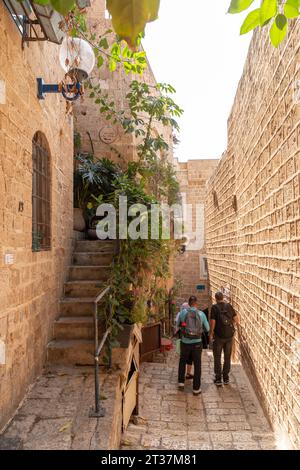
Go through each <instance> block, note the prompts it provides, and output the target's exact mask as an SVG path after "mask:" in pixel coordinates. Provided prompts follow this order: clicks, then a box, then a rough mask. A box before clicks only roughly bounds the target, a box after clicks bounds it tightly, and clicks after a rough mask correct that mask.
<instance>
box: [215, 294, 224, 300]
mask: <svg viewBox="0 0 300 470" xmlns="http://www.w3.org/2000/svg"><path fill="white" fill-rule="evenodd" d="M215 299H216V301H217V302H221V301H222V300H224V295H223V292H216V294H215Z"/></svg>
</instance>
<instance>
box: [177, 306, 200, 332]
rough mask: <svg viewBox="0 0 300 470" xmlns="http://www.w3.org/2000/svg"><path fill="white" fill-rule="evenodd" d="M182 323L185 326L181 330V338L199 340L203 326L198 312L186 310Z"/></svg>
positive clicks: (190, 309)
mask: <svg viewBox="0 0 300 470" xmlns="http://www.w3.org/2000/svg"><path fill="white" fill-rule="evenodd" d="M182 323H184V324H185V325H184V326H182V328H181V331H182V336H183V337H184V338H187V339H201V337H202V333H203V326H202V320H201V318H200V315H199V313H198V310H196V309H193V308H189V309H187V314H186V315H185V318H184V321H183V322H182Z"/></svg>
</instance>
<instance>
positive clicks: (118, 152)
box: [74, 0, 173, 166]
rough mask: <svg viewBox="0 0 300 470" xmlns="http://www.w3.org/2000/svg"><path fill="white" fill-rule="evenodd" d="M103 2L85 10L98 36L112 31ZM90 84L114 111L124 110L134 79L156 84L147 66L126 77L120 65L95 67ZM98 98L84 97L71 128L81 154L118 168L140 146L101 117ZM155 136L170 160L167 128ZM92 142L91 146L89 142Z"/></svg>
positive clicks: (111, 38) (112, 36) (170, 138)
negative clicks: (140, 72)
mask: <svg viewBox="0 0 300 470" xmlns="http://www.w3.org/2000/svg"><path fill="white" fill-rule="evenodd" d="M105 12H106V0H91V7H90V8H88V10H87V23H88V25H89V30H90V31H91V32H92V33H93V34H95V35H96V36H98V35H99V34H101V32H102V33H103V31H108V30H111V27H112V26H111V20H110V19H109V18H108V17H107V15H106V13H105ZM108 40H109V43H110V44H112V43H113V42H114V41H115V33H114V32H112V33H111V34H109V35H108ZM90 80H91V83H92V84H93V85H98V84H100V87H101V92H102V95H103V96H105V95H107V96H108V102H114V103H115V109H116V110H117V111H121V110H124V111H125V112H126V111H127V106H128V105H127V100H126V98H125V97H126V95H127V94H128V93H129V91H130V88H129V87H130V83H131V82H132V81H133V80H137V81H139V82H143V83H146V84H148V85H150V86H152V87H153V86H155V85H156V84H157V81H156V79H155V76H154V74H153V71H152V69H151V66H150V64H149V63H148V65H147V68H146V69H145V71H144V73H143V75H141V76H139V75H134V74H132V73H129V74H127V75H126V74H125V72H124V69H123V67H122V66H121V65H119V66H118V67H117V69H116V70H115V71H114V72H113V73H112V72H111V71H110V70H109V67H108V63H107V62H106V63H105V64H104V65H103V66H102V67H101V68H100V69H98V68H97V67H95V69H94V71H93V73H92V75H91V77H90ZM96 98H97V97H92V98H90V97H89V93H88V91H87V94H86V96H85V99H84V101H83V102H82V103H81V102H77V103H76V104H75V106H74V118H75V122H74V127H75V131H76V132H78V133H79V134H80V137H81V139H80V140H81V149H80V151H81V152H83V153H91V152H93V151H94V154H95V155H96V156H97V157H99V158H103V157H104V158H108V159H110V160H113V161H114V162H115V163H118V164H119V165H121V166H126V165H127V163H128V162H130V161H134V160H136V159H137V155H136V148H137V145H138V144H139V140H138V138H136V137H135V135H134V134H126V133H125V132H124V130H123V128H122V126H121V125H120V124H114V123H113V119H112V120H107V119H106V117H107V114H105V113H104V114H101V113H100V108H101V105H99V104H97V103H95V100H96ZM156 127H157V129H156V130H157V133H158V134H162V135H163V136H164V139H165V140H166V142H167V143H168V144H169V148H170V151H169V152H168V159H169V161H170V162H172V161H173V135H172V130H171V129H170V128H169V127H164V126H162V125H159V124H157V126H156ZM91 141H92V143H91Z"/></svg>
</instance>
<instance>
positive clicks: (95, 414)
mask: <svg viewBox="0 0 300 470" xmlns="http://www.w3.org/2000/svg"><path fill="white" fill-rule="evenodd" d="M110 289H111V288H110V286H108V287H106V288H105V289H104V290H102V291H101V292H100V293H99V295H98V296H97V297H96V299H95V300H94V330H95V355H94V364H95V409H94V410H92V411H91V412H90V417H91V418H102V417H103V416H105V409H104V407H103V405H102V403H101V393H100V364H99V362H100V355H101V352H102V350H103V348H104V346H105V344H106V342H107V340H108V367H109V368H110V369H111V367H112V350H111V343H110V338H109V336H110V333H111V328H108V329H107V330H106V331H105V333H104V335H103V337H102V339H101V341H99V315H98V307H99V302H100V301H101V300H103V299H104V298H105V296H106V295H108V294H109V292H110ZM109 308H111V302H109Z"/></svg>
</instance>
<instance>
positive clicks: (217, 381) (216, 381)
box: [214, 379, 223, 387]
mask: <svg viewBox="0 0 300 470" xmlns="http://www.w3.org/2000/svg"><path fill="white" fill-rule="evenodd" d="M214 384H215V385H216V386H217V387H222V385H223V384H222V380H221V379H215V380H214Z"/></svg>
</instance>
